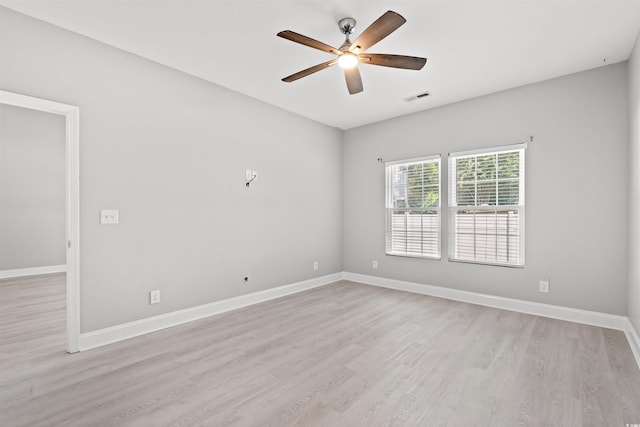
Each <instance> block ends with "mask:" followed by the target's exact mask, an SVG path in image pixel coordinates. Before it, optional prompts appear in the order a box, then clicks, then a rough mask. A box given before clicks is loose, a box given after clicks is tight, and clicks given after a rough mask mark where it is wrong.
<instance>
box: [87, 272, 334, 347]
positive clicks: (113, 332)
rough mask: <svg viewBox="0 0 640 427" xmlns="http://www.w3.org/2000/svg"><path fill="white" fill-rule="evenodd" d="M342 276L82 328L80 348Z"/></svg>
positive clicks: (289, 292) (218, 311)
mask: <svg viewBox="0 0 640 427" xmlns="http://www.w3.org/2000/svg"><path fill="white" fill-rule="evenodd" d="M341 279H342V273H335V274H329V275H327V276H322V277H317V278H314V279H309V280H305V281H302V282H297V283H293V284H290V285H285V286H279V287H277V288H271V289H266V290H264V291H259V292H253V293H250V294H246V295H240V296H237V297H234V298H229V299H226V300H222V301H215V302H212V303H209V304H203V305H199V306H196V307H191V308H186V309H184V310H178V311H173V312H170V313H165V314H161V315H159V316H153V317H148V318H146V319H141V320H136V321H134V322H129V323H124V324H121V325H116V326H112V327H109V328H104V329H99V330H97V331H92V332H86V333H83V334H81V335H80V350H81V351H84V350H89V349H92V348H96V347H101V346H103V345H107V344H111V343H115V342H118V341H122V340H126V339H128V338H133V337H137V336H140V335H144V334H148V333H150V332H154V331H158V330H161V329H165V328H170V327H172V326H177V325H181V324H183V323H187V322H191V321H194V320H198V319H202V318H205V317H209V316H213V315H216V314H220V313H224V312H227V311H230V310H235V309H238V308H242V307H246V306H248V305H253V304H257V303H260V302H264V301H268V300H271V299H274V298H280V297H283V296H285V295H290V294H294V293H297V292H302V291H306V290H308V289H312V288H316V287H319V286H323V285H327V284H329V283H333V282H337V281H338V280H341Z"/></svg>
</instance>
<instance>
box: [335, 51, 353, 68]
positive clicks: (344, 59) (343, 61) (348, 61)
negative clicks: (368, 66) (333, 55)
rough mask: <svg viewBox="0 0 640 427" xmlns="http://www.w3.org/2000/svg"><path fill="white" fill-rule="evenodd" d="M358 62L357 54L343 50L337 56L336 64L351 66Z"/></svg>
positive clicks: (345, 66) (343, 66)
mask: <svg viewBox="0 0 640 427" xmlns="http://www.w3.org/2000/svg"><path fill="white" fill-rule="evenodd" d="M357 64H358V56H357V55H354V54H353V53H351V52H345V53H343V54H342V55H340V57H338V65H339V66H340V67H341V68H353V67H355V66H356V65H357Z"/></svg>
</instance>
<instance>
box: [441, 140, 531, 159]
mask: <svg viewBox="0 0 640 427" xmlns="http://www.w3.org/2000/svg"><path fill="white" fill-rule="evenodd" d="M527 146H528V143H527V142H521V143H519V144H511V145H501V146H498V147H489V148H478V149H475V150H466V151H456V152H455V153H449V157H454V156H455V157H464V156H475V155H478V154H483V153H504V152H505V151H517V150H524V149H526V148H527Z"/></svg>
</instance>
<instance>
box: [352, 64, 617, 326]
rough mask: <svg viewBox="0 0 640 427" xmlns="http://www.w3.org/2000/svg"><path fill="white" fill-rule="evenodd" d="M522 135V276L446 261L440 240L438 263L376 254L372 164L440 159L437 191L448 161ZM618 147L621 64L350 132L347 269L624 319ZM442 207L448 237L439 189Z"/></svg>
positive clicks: (379, 185)
mask: <svg viewBox="0 0 640 427" xmlns="http://www.w3.org/2000/svg"><path fill="white" fill-rule="evenodd" d="M434 95H435V96H437V94H434ZM424 102H429V99H428V98H427V99H426V100H425V101H424ZM529 135H533V136H534V141H533V143H531V144H530V145H529V148H528V149H527V152H526V243H525V252H526V266H525V268H524V269H516V268H506V267H493V266H483V265H474V264H464V263H453V262H448V261H447V253H448V252H447V251H448V245H447V235H446V233H443V236H442V253H443V259H442V260H441V261H435V260H422V259H413V258H403V257H391V256H385V255H384V166H383V165H382V164H380V163H379V162H377V161H376V159H377V158H378V157H382V158H383V159H385V160H396V159H403V158H411V157H418V156H425V155H431V154H437V153H440V154H441V155H442V159H443V169H444V171H443V177H444V179H443V181H445V180H446V177H447V173H446V172H447V171H446V169H447V164H446V163H447V162H446V160H447V153H449V152H452V151H461V150H468V149H475V148H483V147H492V146H498V145H505V144H513V143H517V142H522V141H524V140H527V139H528V137H529ZM627 147H628V115H627V74H626V64H625V63H621V64H615V65H611V66H607V67H602V68H598V69H594V70H591V71H586V72H582V73H578V74H574V75H569V76H566V77H562V78H558V79H554V80H550V81H545V82H541V83H537V84H532V85H528V86H524V87H520V88H517V89H513V90H509V91H504V92H500V93H496V94H493V95H489V96H484V97H481V98H476V99H472V100H469V101H465V102H460V103H456V104H451V105H448V106H444V107H441V108H436V109H432V110H428V111H425V112H422V113H416V114H413V115H409V116H404V117H400V118H396V119H393V120H388V121H385V122H380V123H376V124H372V125H367V126H364V127H360V128H355V129H351V130H348V131H346V132H345V135H344V146H343V152H344V157H343V167H344V172H343V173H344V181H345V183H344V190H343V191H344V193H343V194H344V202H343V203H344V206H343V209H344V224H343V227H344V240H343V241H344V249H343V250H344V269H345V270H346V271H350V272H355V273H362V274H374V275H378V276H382V277H387V278H392V279H399V280H406V281H411V282H417V283H423V284H430V285H437V286H444V287H449V288H455V289H462V290H467V291H473V292H480V293H486V294H491V295H497V296H503V297H510V298H518V299H524V300H528V301H537V302H543V303H550V304H557V305H562V306H568V307H575V308H581V309H587V310H595V311H600V312H605V313H612V314H619V315H624V314H626V294H627V290H626V287H627V285H626V277H627V251H626V246H627V244H626V242H627V214H628V212H627V209H628V202H627V197H628V193H627V188H628V161H627V152H628V150H627ZM365 183H366V185H365ZM442 205H443V207H445V208H444V209H443V215H442V229H443V230H447V226H448V224H447V216H446V206H447V186H446V185H445V186H444V187H443V200H442ZM374 259H375V260H378V261H379V269H378V270H373V269H372V266H371V261H372V260H374ZM546 278H549V279H550V280H551V286H550V287H551V291H550V293H548V294H543V293H540V292H538V281H539V280H541V279H546Z"/></svg>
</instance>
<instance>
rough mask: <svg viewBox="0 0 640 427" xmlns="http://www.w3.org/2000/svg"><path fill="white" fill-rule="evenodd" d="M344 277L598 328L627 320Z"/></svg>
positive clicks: (389, 281)
mask: <svg viewBox="0 0 640 427" xmlns="http://www.w3.org/2000/svg"><path fill="white" fill-rule="evenodd" d="M344 279H345V280H350V281H353V282H358V283H363V284H365V285H373V286H379V287H383V288H389V289H397V290H400V291H406V292H413V293H416V294H422V295H430V296H434V297H439V298H446V299H450V300H454V301H462V302H467V303H470V304H478V305H484V306H487V307H494V308H501V309H503V310H509V311H517V312H520V313H527V314H533V315H536V316H543V317H549V318H552V319H559V320H566V321H569V322H576V323H582V324H585V325H592V326H599V327H601V328H609V329H616V330H619V331H626V330H627V329H628V324H627V322H628V319H627V318H626V317H624V316H616V315H614V314H606V313H599V312H596V311H588V310H580V309H577V308H570V307H563V306H559V305H551V304H542V303H538V302H531V301H524V300H518V299H512V298H504V297H498V296H493V295H487V294H480V293H476V292H469V291H461V290H459V289H451V288H443V287H440V286H433V285H422V284H419V283H413V282H404V281H401V280H395V279H387V278H384V277H376V276H368V275H364V274H357V273H349V272H345V273H344Z"/></svg>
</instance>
